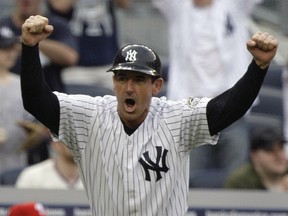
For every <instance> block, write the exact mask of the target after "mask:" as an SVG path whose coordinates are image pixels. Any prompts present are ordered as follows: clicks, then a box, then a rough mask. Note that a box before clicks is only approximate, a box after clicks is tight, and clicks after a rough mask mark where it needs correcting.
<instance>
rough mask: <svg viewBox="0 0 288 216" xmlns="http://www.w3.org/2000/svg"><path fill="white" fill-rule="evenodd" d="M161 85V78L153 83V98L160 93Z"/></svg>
mask: <svg viewBox="0 0 288 216" xmlns="http://www.w3.org/2000/svg"><path fill="white" fill-rule="evenodd" d="M163 83H164V81H163V79H162V78H158V79H157V80H155V81H154V83H153V91H152V95H153V96H156V95H157V94H158V93H159V92H160V90H161V89H162V86H163Z"/></svg>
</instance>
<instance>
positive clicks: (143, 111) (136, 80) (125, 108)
mask: <svg viewBox="0 0 288 216" xmlns="http://www.w3.org/2000/svg"><path fill="white" fill-rule="evenodd" d="M113 84H114V92H115V95H116V97H117V100H118V113H119V116H120V118H121V120H122V121H123V122H124V124H125V125H126V126H127V127H129V128H137V127H138V126H139V125H140V124H141V123H142V122H143V121H144V119H145V118H146V116H147V114H148V112H149V108H150V103H151V98H152V96H156V95H157V94H158V93H159V91H160V90H161V87H162V84H163V79H162V78H158V79H157V80H155V81H154V82H152V77H151V76H149V75H146V74H143V73H139V72H132V71H119V72H117V73H116V74H115V75H114V77H113Z"/></svg>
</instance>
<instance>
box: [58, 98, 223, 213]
mask: <svg viewBox="0 0 288 216" xmlns="http://www.w3.org/2000/svg"><path fill="white" fill-rule="evenodd" d="M56 94H57V96H58V98H59V101H60V106H61V117H60V118H61V119H60V129H59V137H58V138H59V139H60V140H62V141H63V142H64V143H65V144H66V145H68V147H69V148H70V149H72V151H73V153H74V157H75V159H76V161H77V164H78V166H79V169H80V173H81V178H82V180H83V184H84V186H85V189H86V192H87V195H88V199H89V203H90V206H91V210H92V212H93V215H94V216H96V215H97V216H99V215H101V216H102V215H105V216H106V215H109V216H110V215H111V216H112V215H115V216H120V215H123V216H126V215H141V216H143V215H147V216H153V215H155V216H156V215H157V216H159V215H167V216H170V215H171V216H176V215H184V214H185V212H186V210H187V196H188V178H189V150H190V149H191V148H193V147H197V146H199V145H202V144H204V143H205V144H206V143H211V144H216V141H217V139H218V136H214V137H211V136H210V135H209V132H208V126H207V121H206V104H207V102H208V101H209V99H208V98H203V99H194V100H193V102H192V105H190V106H189V105H188V103H187V101H188V100H186V101H184V100H183V101H179V102H172V101H167V100H166V99H165V98H153V99H152V103H151V109H150V112H149V114H148V116H147V118H146V120H145V121H144V122H143V123H142V124H141V125H140V126H139V128H138V129H137V130H136V131H135V132H134V133H133V134H132V135H131V136H128V135H127V134H126V133H125V132H124V129H123V125H122V122H121V120H120V118H119V116H118V113H117V101H116V98H115V97H113V96H105V97H103V98H102V97H95V98H92V97H88V96H83V95H82V96H79V95H78V96H77V95H70V96H67V95H65V94H59V93H56ZM156 146H161V147H163V148H164V149H166V150H168V154H167V157H166V164H167V166H168V167H169V170H168V172H167V173H164V172H161V176H162V178H161V179H160V180H159V181H157V182H156V173H155V172H154V171H152V170H149V174H150V176H151V181H146V180H145V172H144V168H143V167H142V166H141V164H140V163H139V162H138V161H139V159H140V157H142V158H143V156H142V155H143V153H144V152H146V151H148V152H149V157H150V158H151V160H152V161H156V156H157V152H156V148H155V147H156ZM161 165H163V164H160V166H161Z"/></svg>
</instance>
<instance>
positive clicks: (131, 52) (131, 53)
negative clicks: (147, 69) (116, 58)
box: [125, 50, 137, 62]
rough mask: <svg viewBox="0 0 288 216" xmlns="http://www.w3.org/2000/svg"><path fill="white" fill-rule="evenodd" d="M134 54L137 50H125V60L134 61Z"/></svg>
mask: <svg viewBox="0 0 288 216" xmlns="http://www.w3.org/2000/svg"><path fill="white" fill-rule="evenodd" d="M136 55H137V52H136V51H135V50H129V51H127V52H126V58H125V61H132V62H133V61H136V60H137V58H136Z"/></svg>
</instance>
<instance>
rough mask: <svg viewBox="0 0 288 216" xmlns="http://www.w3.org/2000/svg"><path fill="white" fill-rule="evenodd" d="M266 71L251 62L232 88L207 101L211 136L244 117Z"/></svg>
mask: <svg viewBox="0 0 288 216" xmlns="http://www.w3.org/2000/svg"><path fill="white" fill-rule="evenodd" d="M267 70H268V68H266V69H261V68H260V67H259V66H258V65H257V64H256V62H255V61H254V60H252V62H251V64H250V65H249V67H248V70H247V72H246V73H245V74H244V76H243V77H242V78H241V79H240V80H239V81H238V82H237V83H236V84H235V85H234V86H233V87H232V88H230V89H229V90H227V91H225V92H224V93H222V94H220V95H219V96H217V97H215V98H213V99H212V100H211V101H209V103H208V105H207V120H208V125H209V131H210V134H211V135H214V134H216V133H218V132H220V131H221V130H223V129H224V128H226V127H228V126H229V125H230V124H232V123H233V122H235V121H237V120H238V119H239V118H241V117H242V116H243V115H245V113H246V112H247V111H248V110H249V109H250V107H251V106H252V104H253V102H254V100H255V99H256V97H257V95H258V93H259V91H260V88H261V85H262V83H263V80H264V78H265V75H266V73H267Z"/></svg>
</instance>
